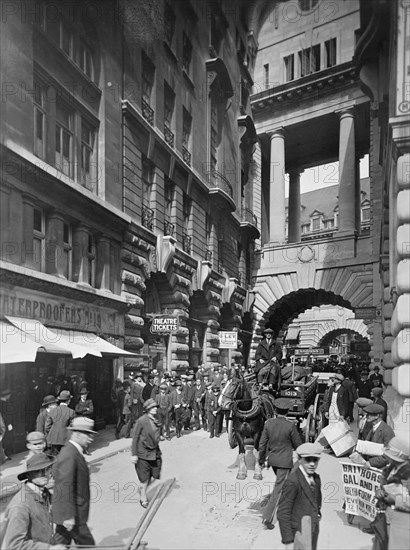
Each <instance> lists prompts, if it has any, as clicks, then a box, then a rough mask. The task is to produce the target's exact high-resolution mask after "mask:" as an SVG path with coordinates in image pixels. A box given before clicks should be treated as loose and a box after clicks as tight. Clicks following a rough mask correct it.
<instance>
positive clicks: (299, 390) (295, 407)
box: [280, 374, 320, 441]
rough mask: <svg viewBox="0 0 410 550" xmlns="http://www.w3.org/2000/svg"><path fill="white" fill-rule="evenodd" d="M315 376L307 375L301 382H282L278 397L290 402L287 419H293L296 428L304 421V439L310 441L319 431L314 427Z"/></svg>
mask: <svg viewBox="0 0 410 550" xmlns="http://www.w3.org/2000/svg"><path fill="white" fill-rule="evenodd" d="M317 388H318V377H317V375H312V374H310V375H308V376H306V377H304V378H303V379H301V380H295V381H291V380H289V381H286V382H282V385H281V388H280V396H281V397H286V398H287V399H289V400H290V401H291V406H290V408H289V412H288V415H287V416H288V418H291V419H294V420H295V421H296V422H297V424H298V427H299V428H300V427H301V426H300V425H301V423H302V421H303V420H304V419H306V432H305V434H306V435H305V439H306V441H310V440H311V439H312V438H313V437H311V435H310V434H311V433H312V436H313V435H315V434H318V433H319V431H320V430H318V427H317V426H316V412H315V411H316V408H317V407H318V405H319V399H318V397H319V394H318V393H317Z"/></svg>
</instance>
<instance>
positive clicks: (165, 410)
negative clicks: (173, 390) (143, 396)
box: [154, 382, 172, 439]
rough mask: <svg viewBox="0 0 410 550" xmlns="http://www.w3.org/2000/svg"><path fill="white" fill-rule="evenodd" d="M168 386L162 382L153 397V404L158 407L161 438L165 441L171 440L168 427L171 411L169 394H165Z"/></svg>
mask: <svg viewBox="0 0 410 550" xmlns="http://www.w3.org/2000/svg"><path fill="white" fill-rule="evenodd" d="M167 389H168V386H167V384H165V382H163V383H162V384H160V386H159V393H158V394H157V395H156V396H155V399H154V400H155V402H156V404H157V406H158V411H157V419H158V422H159V423H160V424H161V436H160V439H163V438H164V437H165V438H166V439H171V433H170V425H169V413H170V409H171V406H172V405H171V399H170V395H169V393H167Z"/></svg>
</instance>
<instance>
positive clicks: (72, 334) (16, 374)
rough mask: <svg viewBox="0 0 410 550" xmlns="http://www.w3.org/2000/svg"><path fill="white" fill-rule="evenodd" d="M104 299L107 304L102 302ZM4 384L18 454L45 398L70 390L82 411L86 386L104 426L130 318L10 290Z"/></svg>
mask: <svg viewBox="0 0 410 550" xmlns="http://www.w3.org/2000/svg"><path fill="white" fill-rule="evenodd" d="M101 301H103V300H101ZM0 314H1V320H0V330H1V349H0V387H1V388H7V389H8V390H10V397H9V398H8V400H7V402H6V401H2V402H1V412H2V415H3V416H5V417H6V421H7V422H8V423H10V424H12V426H13V430H12V431H11V434H10V436H9V439H11V444H12V449H11V450H12V452H19V451H21V450H23V449H24V448H25V436H26V433H27V432H29V431H32V430H33V429H35V420H36V417H37V415H38V413H39V411H40V407H41V403H42V400H43V398H44V396H45V395H48V394H52V395H55V396H57V395H58V394H59V393H60V391H62V390H66V389H68V390H69V391H70V392H71V395H72V396H73V397H72V400H71V403H70V406H71V407H72V408H74V407H75V404H76V401H77V400H78V399H79V392H80V389H81V387H83V386H86V387H87V390H88V392H89V397H90V398H91V399H92V401H93V403H94V420H95V422H96V427H97V429H101V428H103V427H104V426H105V425H106V423H110V422H112V421H113V419H114V416H113V414H114V411H113V405H112V403H111V399H110V391H111V388H112V386H113V382H114V380H115V377H117V376H118V375H119V374H122V363H123V359H122V357H133V354H131V353H129V352H126V351H125V350H123V349H121V347H120V345H121V344H122V340H123V334H124V321H123V318H124V315H123V313H122V312H120V311H118V310H116V309H115V308H112V307H104V306H100V305H95V304H93V303H89V302H81V301H79V300H74V299H71V298H61V299H59V298H58V297H57V296H55V295H50V294H46V293H43V292H38V291H33V290H28V289H26V288H17V287H5V286H3V287H2V289H1V291H0Z"/></svg>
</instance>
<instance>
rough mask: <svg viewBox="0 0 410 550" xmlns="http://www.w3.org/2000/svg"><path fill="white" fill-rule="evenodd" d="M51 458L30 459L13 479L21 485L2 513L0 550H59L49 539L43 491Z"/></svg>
mask: <svg viewBox="0 0 410 550" xmlns="http://www.w3.org/2000/svg"><path fill="white" fill-rule="evenodd" d="M54 460H55V459H54V458H52V457H49V456H47V455H45V454H44V453H40V454H36V455H33V456H32V457H31V458H30V459H29V460H28V461H27V464H26V468H25V470H24V472H21V473H20V474H18V475H17V479H18V480H19V481H23V484H22V486H21V488H20V490H19V492H18V493H17V494H16V495H14V497H13V498H12V500H11V501H10V503H9V505H8V506H7V509H6V512H5V518H4V521H5V532H4V537H3V541H2V545H1V547H2V548H5V549H7V550H47V549H50V550H63V549H64V548H65V545H64V544H57V543H56V542H55V540H54V537H53V528H52V520H51V513H50V494H49V492H48V490H47V485H48V484H49V480H50V474H51V467H52V465H53V463H54Z"/></svg>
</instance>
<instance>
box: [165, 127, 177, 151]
mask: <svg viewBox="0 0 410 550" xmlns="http://www.w3.org/2000/svg"><path fill="white" fill-rule="evenodd" d="M164 137H165V141H166V142H167V143H168V145H170V146H171V147H173V146H174V139H175V136H174V132H172V131H171V130H170V129H169V128H168V126H164Z"/></svg>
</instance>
